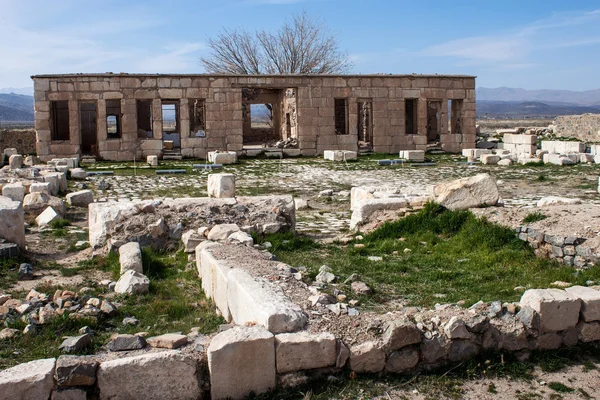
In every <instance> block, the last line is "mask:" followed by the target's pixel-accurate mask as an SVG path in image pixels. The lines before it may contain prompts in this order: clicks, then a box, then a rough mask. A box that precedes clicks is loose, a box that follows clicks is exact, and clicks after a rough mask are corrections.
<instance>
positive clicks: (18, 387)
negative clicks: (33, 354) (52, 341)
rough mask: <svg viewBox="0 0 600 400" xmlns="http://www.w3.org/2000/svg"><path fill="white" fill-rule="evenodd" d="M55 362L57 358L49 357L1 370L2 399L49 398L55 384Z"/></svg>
mask: <svg viewBox="0 0 600 400" xmlns="http://www.w3.org/2000/svg"><path fill="white" fill-rule="evenodd" d="M55 363H56V359H55V358H47V359H43V360H35V361H30V362H28V363H24V364H19V365H17V366H14V367H12V368H8V369H5V370H3V371H0V399H1V400H31V399H48V398H49V397H50V392H51V391H52V387H53V386H54V376H53V375H54V365H55Z"/></svg>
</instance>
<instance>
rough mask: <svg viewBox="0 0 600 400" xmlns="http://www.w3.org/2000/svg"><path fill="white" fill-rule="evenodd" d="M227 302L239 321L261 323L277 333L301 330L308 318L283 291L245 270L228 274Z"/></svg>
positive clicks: (242, 323) (235, 318)
mask: <svg viewBox="0 0 600 400" xmlns="http://www.w3.org/2000/svg"><path fill="white" fill-rule="evenodd" d="M227 304H228V305H229V311H230V312H231V316H232V318H233V321H235V323H236V324H240V325H244V324H248V323H254V324H259V325H262V326H264V327H265V328H267V329H268V330H269V331H271V332H273V333H283V332H294V331H297V330H300V329H302V328H304V325H306V322H307V321H308V318H307V316H306V314H305V313H304V311H303V310H302V309H301V308H300V307H299V306H297V305H296V304H294V303H292V302H291V301H290V299H289V298H288V297H286V296H285V295H284V294H283V293H282V292H280V291H276V290H275V289H274V288H273V286H272V285H271V284H269V283H268V282H267V281H266V280H265V279H262V278H256V277H253V276H252V275H250V274H249V273H247V272H246V271H244V270H241V269H235V268H233V269H230V270H229V273H228V274H227Z"/></svg>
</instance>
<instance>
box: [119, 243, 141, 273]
mask: <svg viewBox="0 0 600 400" xmlns="http://www.w3.org/2000/svg"><path fill="white" fill-rule="evenodd" d="M119 263H120V264H121V274H124V273H125V272H126V271H129V270H132V271H135V272H139V273H140V274H141V273H143V272H144V267H143V264H142V250H141V249H140V244H139V243H137V242H129V243H126V244H124V245H123V246H121V247H119Z"/></svg>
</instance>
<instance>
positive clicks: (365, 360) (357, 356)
mask: <svg viewBox="0 0 600 400" xmlns="http://www.w3.org/2000/svg"><path fill="white" fill-rule="evenodd" d="M384 367H385V353H384V352H383V350H381V349H380V348H379V347H377V343H376V342H365V343H362V344H359V345H357V346H353V347H351V348H350V368H351V369H352V371H355V372H358V373H362V372H366V373H374V372H380V371H382V370H383V368H384Z"/></svg>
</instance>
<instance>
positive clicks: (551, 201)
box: [537, 196, 581, 207]
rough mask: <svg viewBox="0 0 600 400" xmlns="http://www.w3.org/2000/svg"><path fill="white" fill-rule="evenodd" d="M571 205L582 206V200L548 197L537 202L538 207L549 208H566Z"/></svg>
mask: <svg viewBox="0 0 600 400" xmlns="http://www.w3.org/2000/svg"><path fill="white" fill-rule="evenodd" d="M569 204H581V199H571V198H567V197H558V196H547V197H542V198H541V199H540V200H538V202H537V206H538V207H547V206H564V205H569Z"/></svg>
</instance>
